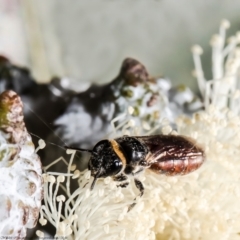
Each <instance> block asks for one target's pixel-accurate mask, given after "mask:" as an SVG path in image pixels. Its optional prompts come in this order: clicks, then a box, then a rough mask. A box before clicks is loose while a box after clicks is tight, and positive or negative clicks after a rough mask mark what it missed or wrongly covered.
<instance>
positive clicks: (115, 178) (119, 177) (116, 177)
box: [113, 174, 128, 182]
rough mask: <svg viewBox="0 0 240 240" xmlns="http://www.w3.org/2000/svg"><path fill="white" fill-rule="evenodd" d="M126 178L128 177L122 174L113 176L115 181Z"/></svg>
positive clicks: (121, 180)
mask: <svg viewBox="0 0 240 240" xmlns="http://www.w3.org/2000/svg"><path fill="white" fill-rule="evenodd" d="M127 179H128V177H127V176H126V175H124V174H120V175H118V176H115V177H114V178H113V180H114V181H116V182H123V181H126V180H127Z"/></svg>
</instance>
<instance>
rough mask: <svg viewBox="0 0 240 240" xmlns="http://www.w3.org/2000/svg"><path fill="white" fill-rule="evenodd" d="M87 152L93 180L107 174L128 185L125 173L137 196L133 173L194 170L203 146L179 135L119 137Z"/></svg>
mask: <svg viewBox="0 0 240 240" xmlns="http://www.w3.org/2000/svg"><path fill="white" fill-rule="evenodd" d="M66 148H70V149H75V150H78V151H88V152H90V153H91V157H90V159H89V163H88V169H89V170H90V171H91V175H92V176H93V177H94V180H93V182H92V185H91V189H93V187H94V185H95V183H96V180H97V179H98V178H105V177H109V176H111V177H112V178H113V179H114V180H115V181H118V182H120V184H119V186H121V187H126V186H127V185H128V182H127V180H128V176H133V178H134V182H135V185H136V187H137V188H138V189H139V191H140V196H142V195H143V193H144V187H143V184H142V183H141V181H139V180H138V179H137V177H136V176H137V174H138V173H140V172H142V171H143V170H145V169H149V170H151V171H153V172H155V173H157V174H165V175H168V176H174V175H184V174H188V173H190V172H192V171H194V170H196V169H198V168H199V167H200V166H201V165H202V164H203V162H204V160H205V153H204V151H203V149H202V148H201V147H200V146H199V145H198V144H197V143H196V142H195V140H193V139H191V138H189V137H185V136H180V135H153V136H137V137H135V136H134V137H132V136H123V137H120V138H116V139H112V140H102V141H100V142H98V143H97V144H96V145H95V146H94V147H93V149H92V150H86V149H80V148H71V147H66Z"/></svg>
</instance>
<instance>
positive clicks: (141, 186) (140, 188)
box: [134, 178, 144, 197]
mask: <svg viewBox="0 0 240 240" xmlns="http://www.w3.org/2000/svg"><path fill="white" fill-rule="evenodd" d="M134 182H135V186H136V187H137V189H138V190H139V191H140V194H139V197H142V195H143V193H144V186H143V184H142V182H140V181H139V180H138V179H136V178H134Z"/></svg>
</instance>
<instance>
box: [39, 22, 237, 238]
mask: <svg viewBox="0 0 240 240" xmlns="http://www.w3.org/2000/svg"><path fill="white" fill-rule="evenodd" d="M228 26H229V24H228V22H227V21H223V23H222V25H221V28H220V36H221V37H220V38H221V39H222V40H223V39H224V37H225V32H224V29H226V28H227V27H228ZM222 40H219V39H218V40H216V41H213V45H214V46H213V48H214V49H213V72H214V80H212V81H211V82H210V81H208V82H207V81H206V80H205V79H204V77H203V72H202V69H201V67H200V65H201V64H200V58H199V55H198V54H199V53H201V51H202V50H201V49H200V48H199V47H195V48H194V49H193V50H194V54H195V55H194V58H195V63H196V68H197V69H196V73H197V76H198V81H199V87H200V90H201V92H202V94H203V97H204V99H205V110H202V111H200V112H197V113H195V114H194V115H193V116H192V117H186V116H182V117H179V118H178V120H177V121H176V126H177V132H176V131H172V129H171V127H170V126H168V125H166V124H165V125H164V124H163V125H164V128H163V129H162V130H163V133H164V134H181V135H186V136H190V137H192V138H194V139H196V141H197V143H199V144H201V145H202V147H203V149H205V152H206V156H207V160H206V162H205V163H204V164H203V166H202V167H201V168H200V169H199V170H197V171H195V172H193V173H191V174H188V175H186V176H176V177H167V176H165V175H157V174H155V173H153V172H151V171H150V170H146V171H144V172H143V173H142V174H141V175H140V176H139V178H140V180H141V181H142V182H143V184H144V187H145V192H144V195H143V197H142V198H138V199H137V204H136V206H135V207H134V208H133V209H132V210H131V211H130V212H127V210H128V207H129V205H130V204H132V203H133V201H134V198H135V197H136V196H137V194H138V191H137V190H136V187H135V186H134V183H133V181H131V182H130V185H129V187H127V188H125V189H122V188H117V187H116V183H115V182H113V181H112V179H111V178H105V179H99V180H98V181H97V183H96V186H95V188H94V190H93V191H90V190H89V189H90V184H91V182H92V178H91V177H90V172H89V171H85V172H81V173H80V172H79V171H78V170H75V169H74V167H73V166H72V164H71V162H72V157H73V156H74V154H75V152H74V151H70V152H69V153H70V154H71V160H70V162H69V164H67V162H66V164H67V165H68V172H67V173H66V174H65V177H63V173H48V175H46V177H45V206H43V208H42V212H41V213H42V217H41V218H40V221H41V222H42V223H43V224H44V223H45V222H46V220H45V219H44V218H47V219H48V220H49V221H50V222H51V223H52V224H53V225H54V226H55V227H56V236H67V237H68V238H69V239H89V240H90V239H91V240H94V239H104V240H106V239H109V240H113V239H130V240H135V239H137V240H141V239H142V240H145V239H149V240H150V239H161V240H162V239H164V240H165V239H166V240H173V239H174V240H182V239H191V240H194V239H201V240H210V239H221V240H222V239H224V240H227V239H229V240H237V239H240V235H239V232H240V208H239V198H240V174H239V172H240V117H239V95H240V94H238V92H239V90H238V87H239V82H238V81H239V78H238V73H239V65H238V63H239V62H240V55H239V54H236V51H238V49H237V48H236V44H237V42H236V41H237V38H235V40H236V41H235V42H234V43H236V44H235V45H234V47H233V48H231V49H230V47H228V46H229V45H227V47H225V48H224V42H222ZM220 43H221V44H220ZM215 44H218V45H217V47H216V45H215ZM215 48H216V49H215ZM226 48H227V49H230V50H229V51H227V50H226ZM223 53H224V54H223ZM221 54H222V55H221ZM221 56H222V57H221ZM225 58H227V60H225ZM220 59H221V60H220ZM230 60H231V62H232V63H233V65H234V68H231V69H230V70H231V74H230V73H229V71H230V70H229V68H228V64H229V61H230ZM200 70H201V71H200ZM210 85H211V86H213V87H210ZM122 130H124V126H123V127H122ZM51 174H55V175H59V176H58V177H57V179H55V178H54V177H53V176H51ZM70 178H76V181H78V185H79V188H78V189H77V190H75V191H74V192H73V193H71V192H70V188H69V185H70ZM55 184H56V188H55V190H54V191H53V186H54V185H55ZM59 186H62V188H63V190H64V192H65V195H66V196H67V198H65V197H63V196H59V197H57V196H58V195H59V194H58V188H59ZM56 200H57V202H58V204H56ZM63 202H64V204H65V205H64V211H63V213H62V215H60V212H61V208H62V204H63ZM39 234H41V233H39ZM41 236H42V235H41Z"/></svg>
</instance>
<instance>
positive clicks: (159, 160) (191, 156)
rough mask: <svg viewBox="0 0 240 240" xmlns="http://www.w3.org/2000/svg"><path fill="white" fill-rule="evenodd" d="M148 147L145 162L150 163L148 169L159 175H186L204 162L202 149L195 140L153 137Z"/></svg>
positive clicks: (162, 136) (176, 137)
mask: <svg viewBox="0 0 240 240" xmlns="http://www.w3.org/2000/svg"><path fill="white" fill-rule="evenodd" d="M144 140H145V139H144ZM148 146H149V150H150V151H149V152H150V154H149V155H148V156H147V159H146V161H147V162H149V163H151V164H150V167H149V169H150V170H152V171H154V172H156V173H159V174H166V175H170V176H174V175H184V174H188V173H190V172H192V171H194V170H196V169H198V168H199V167H200V166H201V165H202V163H203V162H204V160H205V154H204V151H203V149H202V148H201V147H200V146H199V145H198V144H197V143H196V142H195V140H193V139H191V138H189V137H185V136H173V135H167V136H166V135H159V136H153V137H152V138H151V143H150V142H148Z"/></svg>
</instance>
